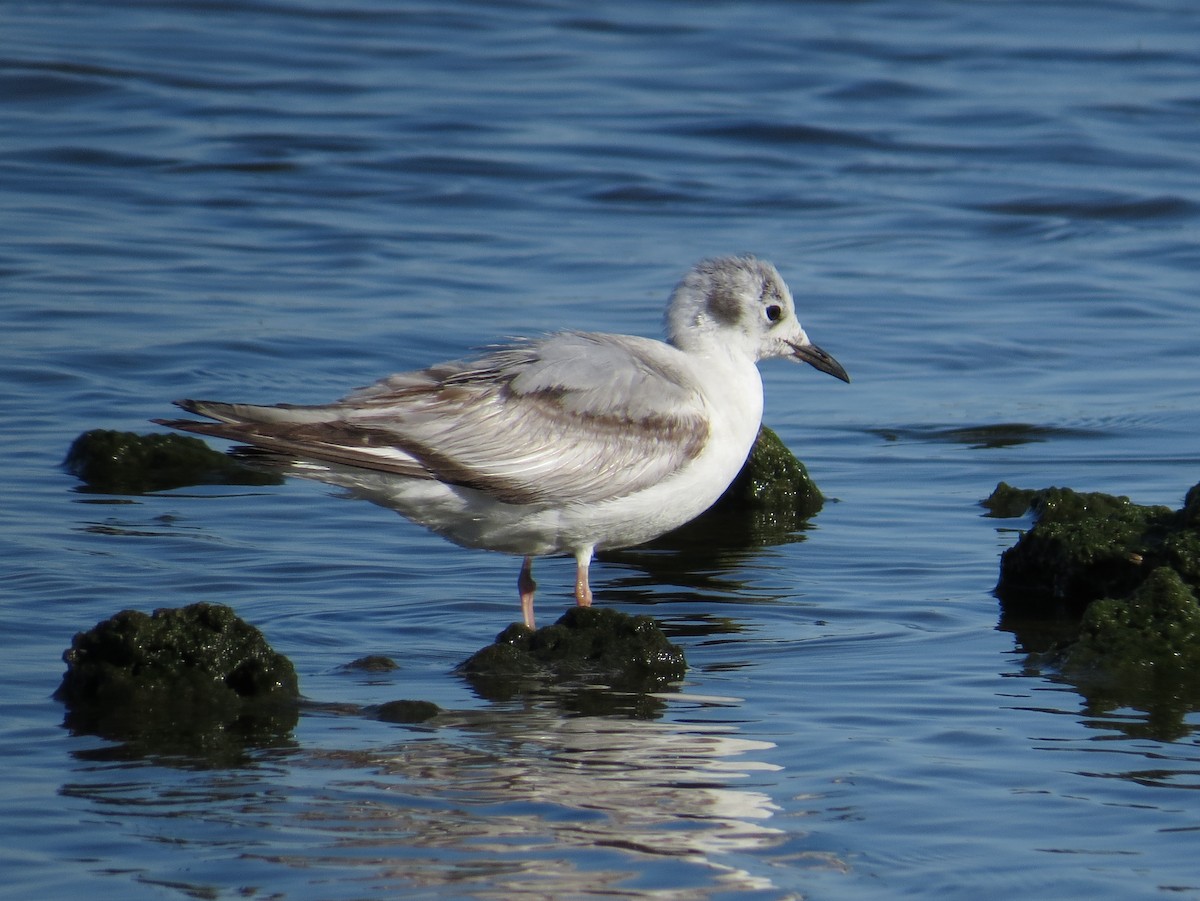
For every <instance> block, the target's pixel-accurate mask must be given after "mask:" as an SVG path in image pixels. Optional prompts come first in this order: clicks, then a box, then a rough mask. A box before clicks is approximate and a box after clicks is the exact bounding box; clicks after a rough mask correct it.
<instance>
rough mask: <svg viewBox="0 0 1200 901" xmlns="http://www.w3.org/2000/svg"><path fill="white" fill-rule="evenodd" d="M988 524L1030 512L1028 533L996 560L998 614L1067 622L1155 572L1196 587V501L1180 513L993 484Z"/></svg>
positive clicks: (1199, 539) (1097, 496)
mask: <svg viewBox="0 0 1200 901" xmlns="http://www.w3.org/2000/svg"><path fill="white" fill-rule="evenodd" d="M983 504H984V506H986V507H988V509H989V510H990V511H991V513H992V515H993V516H1000V517H1011V516H1019V515H1021V514H1023V513H1024V512H1025V510H1027V509H1029V510H1032V511H1033V514H1034V517H1035V523H1034V526H1033V528H1031V529H1030V530H1029V531H1027V532H1025V533H1024V534H1022V535H1021V537H1020V539H1019V540H1018V541H1017V543H1016V544H1015V545H1013V546H1012V547H1011V548H1009V549H1008V550H1006V551H1005V552H1004V554H1003V555H1002V556H1001V558H1000V580H999V583H998V584H997V586H996V594H997V595H998V596H999V598H1000V600H1001V602H1002V603H1003V604H1004V605H1005V607H1006V608H1009V609H1011V608H1020V609H1023V610H1028V609H1035V608H1038V607H1050V608H1051V609H1053V608H1054V607H1055V605H1058V606H1059V607H1062V608H1065V610H1066V611H1067V612H1071V613H1074V614H1079V613H1082V611H1083V610H1084V609H1085V608H1086V607H1087V605H1088V604H1090V603H1091V602H1092V601H1095V600H1098V599H1100V598H1104V597H1122V596H1124V595H1126V594H1128V593H1129V592H1130V591H1132V590H1133V589H1134V588H1136V587H1137V586H1138V585H1140V584H1141V582H1142V581H1143V580H1144V579H1145V578H1146V576H1147V575H1148V574H1149V573H1150V572H1151V571H1152V570H1153V569H1155V568H1156V567H1158V566H1169V567H1171V568H1172V569H1174V570H1176V571H1177V572H1178V573H1179V574H1180V575H1181V576H1182V577H1183V578H1184V580H1185V581H1187V582H1189V583H1190V584H1192V585H1198V584H1200V527H1198V526H1197V523H1196V519H1197V508H1200V493H1197V491H1196V489H1195V488H1193V489H1192V490H1191V491H1189V492H1188V502H1186V503H1185V505H1184V507H1183V509H1181V510H1178V511H1173V510H1171V509H1170V508H1168V507H1161V506H1141V505H1138V504H1135V503H1133V502H1132V501H1130V500H1129V498H1127V497H1117V496H1113V495H1110V494H1102V493H1099V492H1087V493H1085V492H1076V491H1072V490H1071V489H1070V488H1045V489H1042V490H1038V491H1030V490H1022V489H1016V488H1012V487H1011V486H1009V485H1007V484H1005V483H1003V482H1001V483H1000V485H999V486H997V488H996V490H995V491H994V492H993V493H992V495H991V496H990V497H989V498H988V499H987V500H985V501H983Z"/></svg>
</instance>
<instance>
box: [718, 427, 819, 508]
mask: <svg viewBox="0 0 1200 901" xmlns="http://www.w3.org/2000/svg"><path fill="white" fill-rule="evenodd" d="M824 504H825V498H824V496H823V495H822V494H821V492H820V490H819V489H818V488H817V486H816V483H814V482H813V480H812V479H811V478H810V477H809V475H808V470H807V469H806V468H805V466H804V464H803V463H801V462H800V461H799V460H798V459H796V455H795V454H793V453H792V452H791V451H790V450H788V446H787V445H786V444H784V443H783V441H782V440H781V439H780V437H779V436H778V435H776V434H775V433H774V432H773V431H771V429H769V428H767V427H766V426H765V425H764V426H760V427H759V430H758V438H757V439H756V440H755V442H754V447H753V448H752V449H751V450H750V456H749V457H748V458H747V459H746V463H745V465H744V466H743V467H742V470H741V472H739V473H738V475H737V478H735V479H734V480H733V482H732V483H731V484H730V486H729V487H728V488H727V489H726V490H725V493H724V494H723V495H722V496H721V498H720V500H718V501H717V503H716V504H715V505H714V507H713V509H714V510H717V509H721V508H730V507H735V506H741V507H748V508H751V509H756V510H763V511H770V512H771V513H772V515H774V516H776V517H788V518H791V517H795V518H797V519H807V518H808V517H810V516H814V515H815V514H817V513H819V512H820V510H821V507H822V506H824Z"/></svg>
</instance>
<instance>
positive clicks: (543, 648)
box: [459, 607, 687, 700]
mask: <svg viewBox="0 0 1200 901" xmlns="http://www.w3.org/2000/svg"><path fill="white" fill-rule="evenodd" d="M459 671H460V672H461V673H462V674H463V675H464V677H465V678H466V679H467V680H468V681H469V682H470V683H471V685H472V686H473V687H474V688H475V690H476V691H477V692H479V694H480V695H481V696H482V697H485V698H488V699H491V700H506V699H508V698H511V697H513V696H514V695H517V694H521V693H523V692H525V691H529V690H535V689H537V688H539V687H544V686H545V685H547V684H562V683H574V684H583V683H587V684H591V685H593V686H595V685H596V684H600V685H602V686H603V687H605V688H607V689H611V690H613V691H617V692H626V693H627V692H633V693H645V692H650V691H658V690H661V689H662V688H663V687H665V686H667V685H669V684H670V683H672V682H678V681H679V680H681V679H682V678H683V676H684V673H686V672H687V663H686V661H685V660H684V657H683V651H682V650H681V649H680V648H679V647H678V646H676V645H674V644H671V642H669V641H668V640H667V638H666V636H665V635H664V634H663V632H662V630H661V629H660V628H659V627H658V624H657V623H655V622H654V620H653V619H651V618H650V617H648V616H636V617H634V616H628V615H627V614H624V613H620V612H619V611H616V610H612V609H606V608H599V607H575V608H572V609H570V610H568V611H567V612H566V613H565V614H563V616H562V617H561V618H560V619H559V620H558V622H556V623H555V624H554V625H552V626H545V627H543V628H541V629H538V630H536V631H535V630H533V629H529V628H528V627H526V626H524V625H521V624H519V623H514V624H513V625H511V626H509V627H508V628H507V629H505V630H504V631H503V632H501V633H500V634H499V635H498V636H497V637H496V641H495V643H494V644H491V645H489V646H488V647H486V648H483V649H482V650H480V651H478V652H476V653H475V654H474V655H472V656H471V658H470V659H468V660H467V661H465V662H464V663H463V664H461V665H460V667H459Z"/></svg>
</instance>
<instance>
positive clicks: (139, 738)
mask: <svg viewBox="0 0 1200 901" xmlns="http://www.w3.org/2000/svg"><path fill="white" fill-rule="evenodd" d="M63 659H64V660H65V661H66V663H67V671H66V673H65V674H64V676H63V679H62V683H61V684H60V685H59V687H58V690H57V691H56V692H55V695H54V696H55V698H57V699H58V700H60V701H62V702H63V703H65V704H66V706H67V721H66V722H67V726H68V727H69V728H71V729H72V730H73V731H76V732H83V733H89V734H96V735H101V736H103V737H105V738H109V739H111V740H114V741H122V742H130V743H134V744H136V745H137V746H138V747H139V749H141V751H142V752H143V753H157V754H182V755H187V756H211V757H215V758H224V757H226V756H228V755H230V754H233V755H236V754H238V753H240V751H242V750H244V748H246V747H248V746H260V745H267V744H276V743H278V742H279V741H280V740H282V739H284V738H285V737H286V736H287V734H288V733H289V732H290V730H291V729H292V728H293V727H294V726H295V724H296V721H297V718H298V715H299V714H298V701H299V687H298V683H297V679H296V672H295V669H294V668H293V667H292V664H291V661H289V660H288V659H287V658H286V657H284V656H283V655H282V654H279V653H277V652H275V651H274V650H272V649H271V647H270V646H269V645H268V644H267V642H266V640H265V639H264V638H263V636H262V633H261V632H259V631H258V630H257V629H255V628H254V627H253V626H251V625H249V624H248V623H246V622H244V621H243V620H241V619H240V618H238V616H237V615H236V614H235V613H234V612H233V611H232V610H231V609H230V608H228V607H224V606H221V605H217V604H191V605H189V606H187V607H183V608H180V609H161V610H156V611H155V612H154V614H153V615H147V614H145V613H142V612H139V611H136V610H124V611H122V612H120V613H118V614H116V615H115V616H113V617H111V618H109V619H107V620H104V621H103V622H101V623H99V624H98V625H96V626H95V627H93V628H92V629H89V630H88V631H87V632H80V633H78V634H76V635H75V637H74V639H73V640H72V642H71V647H70V648H69V649H68V650H67V651H66V652H65V653H64V654H63Z"/></svg>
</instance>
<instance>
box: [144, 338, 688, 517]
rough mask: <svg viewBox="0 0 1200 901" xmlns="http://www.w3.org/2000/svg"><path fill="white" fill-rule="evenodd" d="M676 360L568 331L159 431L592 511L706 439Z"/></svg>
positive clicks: (208, 408) (643, 342) (200, 407)
mask: <svg viewBox="0 0 1200 901" xmlns="http://www.w3.org/2000/svg"><path fill="white" fill-rule="evenodd" d="M687 373H688V371H687V368H686V364H685V361H684V358H683V356H682V354H681V353H680V352H679V351H677V350H676V349H674V348H672V347H668V346H667V345H664V344H662V343H660V342H657V341H651V340H648V339H645V338H633V337H629V336H623V335H602V334H590V333H580V332H563V333H559V334H556V335H552V336H550V337H548V338H544V339H542V340H539V341H529V342H522V343H515V344H511V345H507V346H504V347H500V348H496V349H494V350H493V351H492V352H491V353H489V354H488V355H486V356H484V357H481V358H479V359H476V360H471V361H464V362H456V363H446V364H442V365H439V366H434V367H431V368H430V369H426V370H421V371H419V372H411V373H401V374H399V375H394V376H391V377H389V378H387V379H384V380H383V381H380V382H377V383H375V384H374V385H370V386H368V387H366V388H361V389H359V390H357V391H355V392H353V393H352V394H350V395H348V396H347V397H345V398H343V399H342V400H341V401H338V402H337V403H334V404H329V405H325V406H320V407H296V406H287V405H280V406H275V407H255V406H249V405H241V404H217V403H213V402H207V401H185V402H181V406H183V407H184V408H185V409H188V410H190V411H191V412H194V413H199V414H201V415H205V416H208V417H210V418H213V419H216V420H218V421H217V422H212V423H197V422H191V421H186V420H185V421H172V422H167V423H166V424H167V425H171V426H173V427H176V428H183V429H186V430H189V431H195V432H199V433H201V434H208V435H217V436H220V437H223V438H231V439H233V440H237V441H244V442H247V443H249V444H253V445H256V446H258V447H262V448H265V449H267V450H270V451H274V452H277V453H283V454H287V455H289V456H294V457H299V458H305V459H315V460H321V461H327V462H332V463H339V464H343V465H349V466H356V467H361V468H366V469H372V470H376V471H383V472H391V473H395V474H397V475H401V476H408V477H414V478H436V479H439V480H441V481H444V482H449V483H452V484H457V485H463V486H467V487H470V488H475V489H478V490H480V491H483V492H486V493H488V494H490V495H492V496H493V497H496V498H497V499H499V500H503V501H507V502H509V503H520V504H530V503H534V504H536V503H588V502H594V501H600V500H604V499H607V498H612V497H618V496H622V495H626V494H630V493H633V492H635V491H638V490H641V489H643V488H647V487H649V486H651V485H654V484H657V483H658V482H660V481H662V480H663V479H664V478H666V477H668V476H670V475H671V474H673V473H675V472H676V471H677V470H679V469H680V468H681V467H683V466H684V465H686V464H687V463H688V462H689V461H690V460H691V459H693V458H694V457H695V456H696V455H697V454H699V453H700V451H701V450H702V449H703V447H704V445H705V442H706V441H707V439H708V434H709V427H708V416H707V407H706V405H705V401H704V398H703V395H702V394H701V392H700V390H699V388H698V387H697V386H696V385H695V384H694V383H693V382H692V381H691V380H690V379H689V378H688V374H687Z"/></svg>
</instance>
